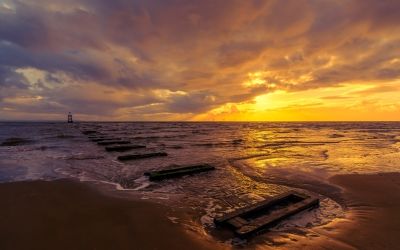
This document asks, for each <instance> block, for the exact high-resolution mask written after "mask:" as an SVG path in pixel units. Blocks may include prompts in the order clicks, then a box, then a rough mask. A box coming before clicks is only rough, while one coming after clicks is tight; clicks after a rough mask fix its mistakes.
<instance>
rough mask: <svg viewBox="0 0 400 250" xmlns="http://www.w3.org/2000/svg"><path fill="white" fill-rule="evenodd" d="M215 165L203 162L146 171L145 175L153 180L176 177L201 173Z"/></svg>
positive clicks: (212, 168)
mask: <svg viewBox="0 0 400 250" xmlns="http://www.w3.org/2000/svg"><path fill="white" fill-rule="evenodd" d="M214 169H215V167H213V166H211V165H209V164H201V165H191V166H185V167H177V168H172V169H166V170H160V171H153V172H148V173H145V175H147V176H149V179H150V180H151V181H158V180H163V179H168V178H175V177H180V176H183V175H188V174H194V173H200V172H206V171H211V170H214Z"/></svg>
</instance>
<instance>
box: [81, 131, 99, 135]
mask: <svg viewBox="0 0 400 250" xmlns="http://www.w3.org/2000/svg"><path fill="white" fill-rule="evenodd" d="M97 133H98V132H97V131H95V130H84V131H82V134H84V135H91V134H97Z"/></svg>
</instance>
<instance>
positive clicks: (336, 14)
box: [0, 0, 400, 115]
mask: <svg viewBox="0 0 400 250" xmlns="http://www.w3.org/2000/svg"><path fill="white" fill-rule="evenodd" d="M399 11H400V2H399V1H396V0H381V1H375V0H325V1H320V0H287V1H281V0H265V1H260V0H253V1H240V0H231V1H228V0H227V1H215V0H203V1H199V0H185V1H184V0H153V1H148V0H114V1H109V0H70V1H61V0H37V1H28V0H14V1H13V0H3V1H0V87H1V88H2V93H3V94H2V96H3V98H4V95H5V94H4V93H11V90H9V89H10V88H12V89H13V91H12V93H14V94H13V95H12V96H18V93H17V92H16V91H17V90H16V89H21V92H20V95H24V96H27V95H28V96H29V95H31V96H34V95H38V96H42V97H44V99H43V100H47V101H48V102H50V100H51V103H53V104H54V103H57V105H56V107H50V106H51V105H50V106H38V107H36V109H35V110H36V111H38V110H40V109H43V111H46V110H47V111H49V112H50V111H51V110H53V111H56V110H58V109H62V108H60V107H73V108H77V107H79V106H86V107H87V108H86V110H85V111H83V112H86V113H96V114H97V113H101V112H99V110H102V109H103V110H106V111H105V112H106V113H107V114H110V115H112V114H114V113H115V112H117V111H118V110H119V109H123V108H132V107H135V106H140V105H147V104H150V103H151V102H154V103H155V104H157V106H158V107H161V108H160V109H163V110H164V111H165V112H171V113H199V112H205V111H207V110H209V109H211V108H214V107H216V106H218V105H222V104H224V103H228V102H244V101H249V100H252V98H254V97H255V96H257V95H261V94H265V93H268V92H272V91H275V90H277V89H283V90H287V91H298V90H305V89H314V88H323V87H328V86H336V85H340V84H341V83H343V82H356V81H365V82H369V81H378V82H379V81H390V80H394V79H398V78H399V77H400V72H399V70H398V69H399V68H400V67H399V66H400V65H399V61H396V59H398V58H400V51H399V48H400V46H399V41H400V35H398V34H400V27H399V25H398V24H399V23H400V15H398V13H399ZM24 69H36V70H41V71H43V72H44V74H45V78H44V79H41V80H40V81H38V82H36V83H29V81H30V79H28V78H29V77H28V76H26V75H24V74H23V73H21V70H24ZM253 72H263V74H262V76H261V78H262V79H263V80H264V81H265V83H266V85H263V86H251V87H249V86H245V85H243V82H245V81H246V80H247V76H248V74H249V73H253ZM64 75H66V77H67V78H66V77H65V76H64ZM66 82H67V83H69V82H71V84H72V83H73V84H78V85H81V86H85V85H87V84H93V83H95V84H98V85H99V87H98V88H92V89H91V91H93V93H94V94H93V95H90V96H80V97H79V98H76V97H74V96H63V95H69V94H71V95H72V92H71V93H69V92H67V91H64V90H65V89H66V88H68V87H66V86H63V87H60V88H58V87H56V86H57V85H62V84H65V83H66ZM29 84H31V85H32V86H39V85H40V86H41V87H40V88H39V87H38V88H36V89H35V90H32V91H31V90H26V86H28V85H29ZM268 84H274V87H270V86H269V85H268ZM53 85H54V88H52V87H51V86H53ZM100 85H101V86H103V87H107V88H111V89H114V90H116V91H119V90H123V91H126V90H128V91H131V92H132V93H135V92H138V91H144V92H145V93H146V95H151V94H150V93H151V91H153V90H156V89H164V90H169V91H172V92H177V91H181V92H184V93H185V94H180V95H173V96H170V97H168V98H166V97H162V96H158V97H157V96H152V98H150V99H148V100H146V101H143V102H141V101H139V102H131V103H128V102H122V103H121V102H119V103H118V102H117V99H118V98H115V99H112V100H107V101H106V100H104V99H106V98H105V97H104V98H103V99H102V100H99V99H98V98H97V99H96V98H95V97H94V96H95V95H96V94H97V95H101V93H98V91H100V89H102V88H103V87H100ZM24 88H25V90H22V89H24ZM39 90H40V91H39ZM29 91H30V92H29ZM60 91H64V94H61V93H60ZM101 91H103V90H101ZM73 94H74V95H76V93H73ZM60 95H61V96H60ZM10 96H11V94H10ZM90 98H91V99H90ZM137 98H139V99H140V100H142V99H141V98H140V97H137ZM71 100H73V101H71ZM75 103H77V104H76V105H75ZM96 103H98V110H96ZM36 111H35V112H36ZM61 111H63V110H61ZM114 111H115V112H114ZM32 112H33V111H32Z"/></svg>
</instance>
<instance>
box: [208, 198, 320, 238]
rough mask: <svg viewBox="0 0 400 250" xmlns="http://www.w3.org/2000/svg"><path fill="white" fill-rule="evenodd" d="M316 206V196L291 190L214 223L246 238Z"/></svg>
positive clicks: (239, 210) (222, 217) (219, 218)
mask: <svg viewBox="0 0 400 250" xmlns="http://www.w3.org/2000/svg"><path fill="white" fill-rule="evenodd" d="M318 206H319V199H318V198H316V197H312V196H308V195H305V194H300V193H297V192H293V191H292V192H288V193H284V194H282V195H278V196H275V197H272V198H269V199H266V200H264V201H261V202H259V203H256V204H254V205H250V206H247V207H244V208H241V209H238V210H236V211H233V212H231V213H228V214H226V215H224V216H221V217H218V218H214V223H215V224H216V225H217V226H227V227H230V228H231V229H233V230H234V232H235V234H236V235H237V236H239V237H241V238H246V237H249V236H251V235H254V234H256V233H257V232H259V231H262V230H265V229H267V228H270V227H272V226H274V225H276V224H277V223H279V222H280V221H282V220H284V219H286V218H288V217H290V216H292V215H294V214H297V213H299V212H301V211H304V210H307V209H312V208H315V207H318Z"/></svg>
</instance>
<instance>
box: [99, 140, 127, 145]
mask: <svg viewBox="0 0 400 250" xmlns="http://www.w3.org/2000/svg"><path fill="white" fill-rule="evenodd" d="M129 143H131V142H130V141H122V140H115V141H100V142H98V143H97V144H98V145H102V146H107V145H114V144H129Z"/></svg>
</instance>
